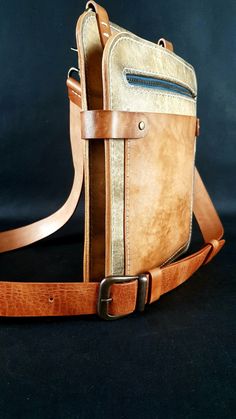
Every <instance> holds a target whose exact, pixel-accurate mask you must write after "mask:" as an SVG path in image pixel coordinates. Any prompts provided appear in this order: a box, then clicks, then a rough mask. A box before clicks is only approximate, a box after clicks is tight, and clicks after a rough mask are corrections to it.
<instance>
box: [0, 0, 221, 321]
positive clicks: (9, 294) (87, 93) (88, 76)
mask: <svg viewBox="0 0 236 419" xmlns="http://www.w3.org/2000/svg"><path fill="white" fill-rule="evenodd" d="M88 7H92V9H93V10H94V11H91V10H87V11H86V12H85V13H84V14H83V15H82V16H81V17H80V19H79V22H78V24H77V42H78V45H79V64H80V76H81V85H80V83H79V82H78V81H76V80H74V79H73V78H72V77H69V78H68V80H67V87H68V96H69V100H70V136H71V149H72V156H73V164H74V172H75V173H74V182H73V186H72V189H71V193H70V195H69V197H68V199H67V200H66V202H65V204H64V205H63V206H62V207H61V208H60V209H59V210H58V211H56V212H55V213H54V214H52V215H50V216H49V217H46V218H45V219H43V220H39V221H36V222H35V223H33V224H30V225H28V226H23V227H20V228H17V229H13V230H9V231H6V232H1V233H0V252H5V251H9V250H13V249H17V248H20V247H22V246H26V245H28V244H30V243H34V242H35V241H37V240H40V239H42V238H44V237H46V236H48V235H49V234H52V233H53V232H54V231H56V230H58V229H59V228H60V227H62V226H63V225H64V224H65V223H66V222H67V221H68V219H69V218H70V217H71V216H72V214H73V212H74V210H75V208H76V206H77V203H78V200H79V197H80V192H81V187H82V182H83V178H84V179H85V202H86V208H85V213H86V214H85V215H86V216H85V251H84V256H85V257H84V260H85V262H84V278H83V279H84V280H85V281H86V282H82V281H81V282H77V283H71V282H64V283H61V282H54V283H45V282H38V283H29V282H14V278H13V282H5V281H2V282H0V316H10V317H15V316H21V317H23V316H31V317H32V316H66V315H79V314H94V313H96V312H97V311H98V301H100V302H101V300H99V295H100V289H101V287H100V280H101V279H102V278H103V277H104V276H105V275H106V274H108V273H110V272H112V273H118V272H121V273H125V274H131V275H133V274H135V273H142V274H145V277H146V282H145V283H146V284H147V288H146V290H145V294H144V297H145V299H144V303H145V304H150V303H153V302H155V301H156V300H158V299H159V298H160V296H161V295H162V294H164V293H166V292H169V291H171V290H172V289H174V288H176V287H177V286H178V285H180V284H182V283H183V282H184V281H186V280H187V279H188V278H189V277H190V276H191V275H192V274H193V273H194V272H195V271H196V270H197V269H198V268H199V267H200V266H202V265H204V264H206V263H209V262H210V261H211V260H212V258H214V257H215V256H216V255H217V253H218V252H219V251H220V250H221V248H222V247H223V245H224V243H225V241H224V240H223V239H222V237H223V234H224V230H223V226H222V224H221V221H220V219H219V216H218V214H217V212H216V210H215V208H214V205H213V203H212V201H211V199H210V197H209V195H208V193H207V191H206V188H205V186H204V184H203V182H202V180H201V177H200V175H199V173H198V171H197V170H196V169H195V170H194V155H195V137H196V136H197V135H199V120H198V119H197V118H196V93H197V86H196V77H195V73H194V70H193V68H192V67H191V66H190V65H189V64H187V63H186V62H185V61H183V60H182V59H181V58H179V57H177V56H176V55H175V54H174V53H173V52H171V51H170V49H171V47H170V45H169V43H167V41H165V42H166V44H164V45H163V46H164V48H163V46H156V45H154V44H151V43H149V42H147V41H145V40H141V39H140V38H138V37H136V36H134V35H132V34H130V33H128V32H127V31H124V30H122V29H121V28H119V27H117V26H116V25H114V24H109V21H108V16H107V13H106V12H105V11H104V9H103V8H101V7H100V6H99V5H97V4H96V3H95V2H94V1H91V2H89V3H88ZM102 22H105V23H107V25H103V24H102ZM104 27H105V28H107V27H108V29H105V31H104ZM109 27H110V31H109ZM119 32H122V33H120V34H119ZM104 33H107V35H108V36H106V35H104ZM103 48H104V50H103ZM131 65H132V68H131V67H130V66H131ZM131 70H132V72H134V74H140V73H142V74H143V73H144V75H145V74H146V75H147V74H149V75H156V76H157V75H158V77H163V78H164V77H166V79H168V80H170V81H173V82H178V83H180V84H181V86H182V87H184V86H185V87H187V88H188V89H189V91H190V92H191V94H192V97H191V98H190V97H188V98H187V97H185V98H184V97H181V96H180V95H178V94H175V93H174V94H170V93H165V94H163V93H161V92H156V91H155V92H154V91H153V92H151V91H150V90H147V89H146V88H142V87H139V88H136V87H134V86H131V85H129V84H128V82H127V79H126V74H127V71H131ZM81 106H82V108H83V112H82V113H81ZM82 137H83V139H82ZM192 211H193V212H194V215H195V217H196V220H197V223H198V225H199V228H200V231H201V233H202V236H203V239H204V245H203V246H202V248H201V249H200V250H199V251H197V252H195V253H193V254H191V255H189V256H187V257H185V258H184V259H180V260H178V261H177V262H171V260H172V258H173V257H175V256H177V255H179V253H180V252H181V251H182V250H183V249H185V248H186V246H187V245H188V243H189V238H190V233H191V215H192ZM169 259H171V260H169ZM16 275H17V272H16ZM132 279H133V278H132ZM81 280H82V279H81ZM106 281H108V279H107V280H106ZM100 298H101V297H100ZM138 300H139V286H138V280H137V279H135V278H134V279H133V280H132V281H130V282H128V283H119V284H114V285H111V287H110V293H109V298H108V300H106V304H107V310H108V312H109V313H110V314H113V315H115V316H116V315H126V314H129V313H132V312H133V311H135V310H136V307H137V302H138Z"/></svg>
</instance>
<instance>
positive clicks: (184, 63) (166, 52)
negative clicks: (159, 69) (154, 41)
mask: <svg viewBox="0 0 236 419" xmlns="http://www.w3.org/2000/svg"><path fill="white" fill-rule="evenodd" d="M123 33H124V34H126V32H120V34H123ZM121 41H128V43H132V42H134V43H136V44H138V45H141V46H143V47H147V48H149V49H151V50H153V51H160V53H161V55H163V54H164V55H165V54H168V55H169V56H171V58H173V59H174V60H175V61H178V62H179V63H181V64H182V65H183V66H184V67H186V68H187V69H188V70H189V71H190V72H191V73H192V74H193V76H194V82H195V84H196V75H195V71H194V69H193V67H192V66H191V65H190V64H187V63H186V61H184V60H181V59H180V58H179V57H178V56H177V55H176V54H172V53H171V54H170V53H169V52H168V51H166V50H165V49H164V48H163V47H160V46H159V45H155V46H153V45H149V41H144V40H142V41H139V40H137V39H134V38H130V37H128V36H121V37H120V38H118V39H117V40H116V42H114V44H113V45H112V46H111V49H110V57H109V58H110V59H111V57H112V55H113V51H114V48H115V47H116V45H117V44H118V43H119V42H121Z"/></svg>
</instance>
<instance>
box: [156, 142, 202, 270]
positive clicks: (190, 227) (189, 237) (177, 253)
mask: <svg viewBox="0 0 236 419" xmlns="http://www.w3.org/2000/svg"><path fill="white" fill-rule="evenodd" d="M195 156H196V137H195V140H194V153H193V157H194V158H193V170H192V194H191V196H192V197H191V202H190V215H189V219H190V221H189V235H188V240H187V241H186V242H185V243H184V245H183V246H181V247H180V248H179V249H178V250H176V252H174V253H173V254H172V255H171V256H170V257H169V258H168V259H166V260H165V261H164V262H163V263H162V264H161V265H160V268H161V267H162V266H164V265H165V264H166V263H168V262H170V261H171V260H172V259H174V258H175V256H176V255H178V256H180V255H181V254H182V253H183V252H184V251H187V250H188V248H189V245H190V240H191V236H192V227H193V192H194V173H195ZM182 250H183V251H182Z"/></svg>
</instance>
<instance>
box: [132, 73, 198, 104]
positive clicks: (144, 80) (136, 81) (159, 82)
mask: <svg viewBox="0 0 236 419" xmlns="http://www.w3.org/2000/svg"><path fill="white" fill-rule="evenodd" d="M126 80H127V81H128V83H129V84H130V85H132V86H138V87H144V88H149V89H157V90H163V91H165V92H170V93H175V94H179V95H183V96H188V97H191V98H195V97H196V95H195V94H194V93H193V92H192V90H190V89H189V88H188V87H185V86H182V85H181V84H179V83H175V82H173V81H168V80H163V79H160V78H156V77H150V76H143V75H142V76H140V75H138V74H131V73H126Z"/></svg>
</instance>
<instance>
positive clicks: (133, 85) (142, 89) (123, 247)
mask: <svg viewBox="0 0 236 419" xmlns="http://www.w3.org/2000/svg"><path fill="white" fill-rule="evenodd" d="M103 87H104V105H105V108H106V109H117V110H126V111H145V112H158V113H162V114H163V113H164V114H174V115H185V116H192V117H194V118H193V119H192V120H191V123H189V120H188V118H187V119H186V118H178V119H177V121H178V124H177V121H176V120H175V118H174V119H173V120H172V121H171V119H170V118H169V119H167V120H166V126H163V125H162V128H160V127H159V126H158V125H157V126H156V130H152V134H151V136H150V135H149V137H148V138H147V139H145V140H144V141H134V140H132V141H129V140H128V141H127V140H122V139H121V140H119V141H117V140H108V141H107V142H106V174H107V176H106V182H107V184H106V189H107V190H106V200H107V209H106V227H107V235H106V236H107V237H106V255H107V256H106V274H107V275H109V274H113V275H122V274H124V273H125V274H135V273H138V272H142V271H145V270H148V269H151V268H152V267H153V266H159V265H161V264H164V263H166V262H167V261H168V260H170V259H172V258H174V257H175V256H177V255H179V254H180V253H182V252H183V251H184V250H186V249H187V247H188V245H189V241H190V236H191V220H192V197H193V169H194V156H195V123H196V120H195V116H196V90H197V87H196V78H195V73H194V70H193V68H192V67H191V66H190V65H189V64H187V63H186V62H185V61H184V60H182V59H181V58H179V57H178V56H176V55H175V54H174V53H171V52H169V51H167V50H166V49H164V48H162V47H160V46H157V45H154V44H152V43H150V42H148V41H145V40H142V39H140V38H138V37H136V36H135V35H132V34H129V33H121V34H119V35H116V36H114V37H113V38H112V39H110V40H109V41H108V43H107V45H106V47H105V51H104V55H103ZM170 121H171V122H170ZM173 121H174V123H173ZM175 123H176V126H175ZM138 249H139V251H138Z"/></svg>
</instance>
